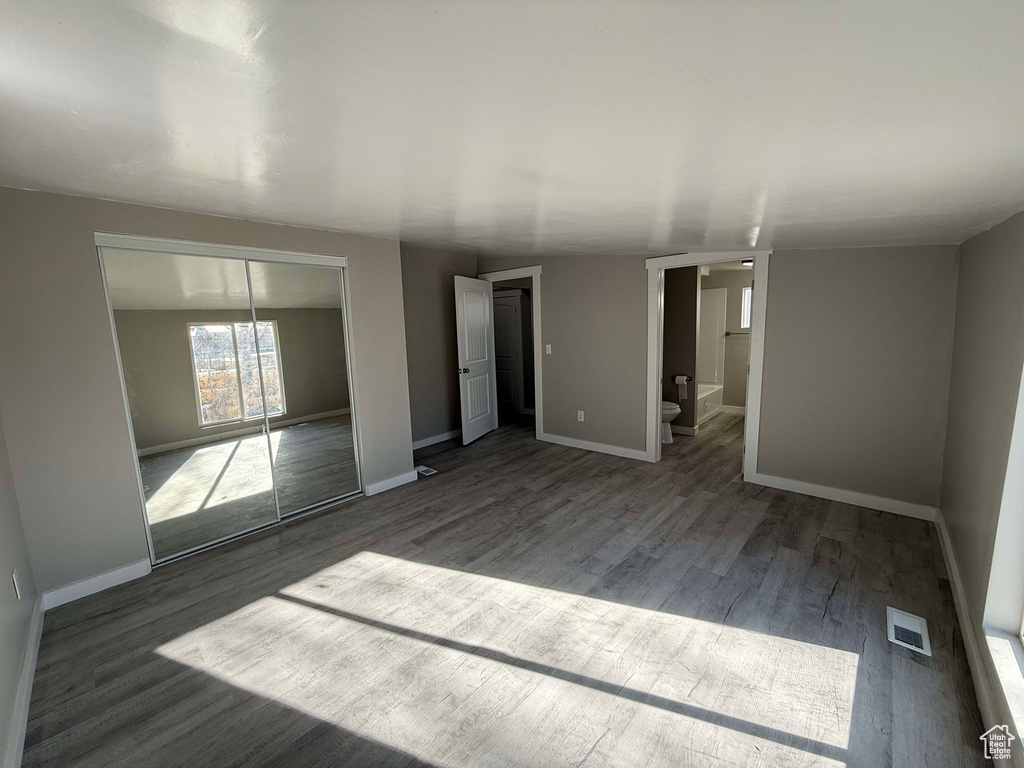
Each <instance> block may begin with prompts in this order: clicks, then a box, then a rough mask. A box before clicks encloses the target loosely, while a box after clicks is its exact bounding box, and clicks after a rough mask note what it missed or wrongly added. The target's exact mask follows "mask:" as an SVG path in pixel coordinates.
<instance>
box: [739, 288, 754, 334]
mask: <svg viewBox="0 0 1024 768" xmlns="http://www.w3.org/2000/svg"><path fill="white" fill-rule="evenodd" d="M753 299H754V289H753V288H744V289H743V300H742V302H741V303H740V328H749V327H750V305H751V303H752V301H753Z"/></svg>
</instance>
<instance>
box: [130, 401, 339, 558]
mask: <svg viewBox="0 0 1024 768" xmlns="http://www.w3.org/2000/svg"><path fill="white" fill-rule="evenodd" d="M271 449H272V450H271ZM271 456H272V457H273V475H271ZM139 469H140V470H141V473H142V485H143V488H144V490H145V494H146V515H147V517H148V519H149V526H150V532H151V535H152V538H153V551H154V552H155V553H156V557H157V559H158V560H162V559H164V558H166V557H171V556H172V555H176V554H178V553H181V552H187V551H189V550H191V549H195V548H197V547H200V546H202V545H204V544H208V543H210V542H212V541H218V540H220V539H223V538H226V537H228V536H234V535H236V534H238V533H243V532H245V531H250V530H252V529H254V528H259V527H261V526H264V525H267V524H269V523H273V522H276V521H277V519H278V518H277V504H276V503H275V497H274V490H275V489H274V483H275V482H276V483H277V502H278V503H280V506H281V516H282V517H287V516H288V515H290V514H294V513H296V512H299V511H301V510H302V509H304V508H306V507H310V506H314V505H316V504H318V503H321V502H323V501H326V500H329V499H334V498H336V497H338V496H344V495H345V494H347V493H353V492H355V491H358V490H359V479H358V477H357V475H356V461H355V450H354V448H353V444H352V420H351V417H349V416H348V415H342V416H331V417H328V418H323V419H316V420H313V421H308V422H303V423H301V424H293V425H290V426H287V427H278V428H275V429H273V430H272V431H271V433H270V443H269V444H268V442H267V438H266V436H265V435H262V434H254V435H247V436H244V437H230V438H225V439H223V440H218V441H217V442H213V443H206V444H204V445H200V446H194V447H191V448H179V449H177V450H174V451H166V452H164V453H156V454H152V455H150V456H145V457H142V458H140V459H139Z"/></svg>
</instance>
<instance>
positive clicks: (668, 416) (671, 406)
mask: <svg viewBox="0 0 1024 768" xmlns="http://www.w3.org/2000/svg"><path fill="white" fill-rule="evenodd" d="M682 412H683V409H682V408H680V407H679V403H670V402H669V401H668V400H662V401H661V442H662V443H671V442H672V424H671V421H672V419H674V418H675V417H676V416H678V415H679V414H680V413H682Z"/></svg>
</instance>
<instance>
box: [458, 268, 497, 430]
mask: <svg viewBox="0 0 1024 768" xmlns="http://www.w3.org/2000/svg"><path fill="white" fill-rule="evenodd" d="M493 301H494V299H493V292H492V287H491V283H490V282H488V281H487V280H476V279H474V278H471V277H456V278H455V328H456V333H457V335H458V348H459V398H460V400H461V404H462V444H463V445H467V444H469V443H471V442H473V441H474V440H476V439H477V438H478V437H480V436H481V435H485V434H487V433H488V432H490V431H491V430H492V429H497V427H498V390H497V383H496V372H495V363H494V307H493Z"/></svg>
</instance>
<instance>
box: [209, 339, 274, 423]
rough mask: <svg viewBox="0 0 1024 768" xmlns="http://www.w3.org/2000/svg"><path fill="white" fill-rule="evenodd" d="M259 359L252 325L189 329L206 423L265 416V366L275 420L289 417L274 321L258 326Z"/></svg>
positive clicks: (271, 410)
mask: <svg viewBox="0 0 1024 768" xmlns="http://www.w3.org/2000/svg"><path fill="white" fill-rule="evenodd" d="M257 329H258V336H259V347H260V349H259V360H258V361H257V358H256V339H255V338H254V334H253V325H252V323H234V324H233V325H227V324H212V323H211V324H197V325H191V326H189V335H190V338H191V344H192V362H193V365H194V366H195V374H196V387H197V392H198V401H199V411H200V422H201V423H202V424H204V425H207V424H217V423H222V422H225V421H241V420H243V419H256V418H261V417H262V416H263V397H262V395H261V391H260V365H262V366H263V379H264V385H265V394H266V401H267V411H268V412H269V414H270V415H271V416H274V415H279V414H283V413H284V390H283V385H282V382H281V374H280V371H279V370H278V368H279V365H278V350H277V336H276V334H275V328H274V323H273V322H260V323H257Z"/></svg>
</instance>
